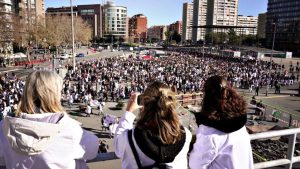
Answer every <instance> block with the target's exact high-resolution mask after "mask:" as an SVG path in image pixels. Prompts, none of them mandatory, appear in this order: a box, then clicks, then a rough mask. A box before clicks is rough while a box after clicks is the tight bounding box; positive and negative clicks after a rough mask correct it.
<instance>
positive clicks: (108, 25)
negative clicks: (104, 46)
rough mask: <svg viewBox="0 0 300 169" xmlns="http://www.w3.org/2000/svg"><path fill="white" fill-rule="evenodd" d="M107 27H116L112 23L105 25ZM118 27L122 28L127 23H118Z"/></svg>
mask: <svg viewBox="0 0 300 169" xmlns="http://www.w3.org/2000/svg"><path fill="white" fill-rule="evenodd" d="M105 26H106V27H113V28H114V27H115V25H110V24H107V25H105ZM117 27H118V28H122V27H126V25H117Z"/></svg>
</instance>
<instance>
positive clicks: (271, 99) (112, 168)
mask: <svg viewBox="0 0 300 169" xmlns="http://www.w3.org/2000/svg"><path fill="white" fill-rule="evenodd" d="M86 50H87V49H83V50H82V52H86ZM123 54H125V53H124V52H118V51H117V52H111V51H103V52H98V53H89V55H88V56H86V57H84V58H76V60H77V61H79V60H80V61H82V60H93V59H97V58H104V57H119V56H122V55H123ZM265 60H269V58H265ZM273 60H274V61H275V62H277V63H280V61H281V59H277V58H276V59H273ZM297 61H300V60H299V59H284V60H283V63H284V64H285V65H286V68H288V66H289V64H290V63H291V62H293V64H295V63H296V62H297ZM67 63H69V64H72V61H71V60H69V61H68V60H65V61H64V62H63V63H62V64H67ZM50 64H51V63H50V62H48V63H43V64H42V65H39V66H35V67H39V68H45V69H48V68H49V67H50V66H49V65H50ZM0 71H1V74H3V73H4V72H7V73H12V72H14V73H15V74H16V75H17V76H18V77H20V78H24V77H26V76H27V75H28V74H29V73H30V72H32V71H34V70H33V69H24V67H7V68H5V69H4V68H1V69H0ZM298 86H299V82H297V83H295V84H294V85H292V86H284V87H282V90H281V94H274V93H275V91H274V89H270V90H269V95H268V96H265V90H266V89H265V88H264V87H263V88H262V89H260V93H259V96H257V97H256V99H257V100H261V101H262V102H263V103H266V104H267V105H270V106H271V107H269V109H270V110H271V109H275V108H278V109H280V110H284V111H285V112H284V113H288V114H293V115H295V117H296V119H297V120H299V122H300V118H299V119H298V116H299V117H300V105H299V103H300V97H297V96H295V95H296V94H297V87H298ZM239 91H240V93H241V94H242V95H244V97H245V98H246V99H248V100H249V99H250V98H251V97H252V96H253V95H254V92H253V93H249V91H248V90H239ZM124 102H126V100H124ZM116 104H117V103H116V102H107V103H106V105H105V106H104V109H103V110H104V114H110V115H114V116H117V117H121V115H122V113H123V111H124V110H115V109H114V107H115V106H116ZM64 105H65V109H66V111H67V112H68V113H69V114H70V115H71V116H72V117H73V118H74V119H76V120H77V121H79V122H80V123H82V127H83V128H84V129H86V130H89V131H91V132H93V133H94V134H95V135H97V136H98V137H99V139H100V140H106V142H107V143H108V146H109V152H114V148H113V138H111V137H110V135H109V131H104V130H102V126H101V117H102V115H96V114H97V113H98V112H97V111H98V110H96V109H93V113H94V114H92V115H91V116H90V117H86V115H85V113H84V112H80V111H79V110H78V109H79V108H78V107H79V105H78V104H74V105H73V106H71V107H69V106H67V105H66V104H64ZM270 110H269V112H268V114H271V112H270ZM180 111H181V112H183V114H182V121H183V122H184V123H185V126H187V127H188V126H189V125H190V124H189V123H193V116H192V115H191V114H190V113H189V112H188V111H185V110H184V109H183V108H180ZM135 114H136V115H138V112H135ZM299 122H298V121H297V123H296V125H298V123H299ZM192 125H194V124H192ZM299 126H300V123H299ZM299 126H298V127H299ZM194 128H195V127H194ZM88 166H89V167H90V169H99V168H101V169H119V168H121V160H119V159H115V160H108V161H101V162H90V163H88Z"/></svg>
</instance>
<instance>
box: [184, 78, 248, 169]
mask: <svg viewBox="0 0 300 169" xmlns="http://www.w3.org/2000/svg"><path fill="white" fill-rule="evenodd" d="M195 116H196V122H197V124H198V126H199V128H198V130H197V133H196V137H197V139H196V143H195V144H194V146H193V150H192V152H191V153H190V157H189V166H190V168H191V169H203V168H207V169H224V168H228V169H240V168H243V169H252V168H253V158H252V150H251V144H250V137H249V134H248V133H247V130H246V127H245V124H246V121H247V114H246V102H245V101H244V99H243V98H242V97H241V96H240V95H239V94H238V93H237V92H236V91H235V90H234V89H233V88H232V87H231V86H230V85H229V84H228V83H227V82H226V81H225V80H224V78H223V77H221V76H212V77H210V78H208V79H207V81H206V82H205V84H204V98H203V103H202V110H201V112H200V113H197V114H195Z"/></svg>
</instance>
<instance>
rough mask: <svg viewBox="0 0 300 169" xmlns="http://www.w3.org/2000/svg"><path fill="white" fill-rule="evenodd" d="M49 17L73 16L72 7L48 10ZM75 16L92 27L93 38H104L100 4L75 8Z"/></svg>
mask: <svg viewBox="0 0 300 169" xmlns="http://www.w3.org/2000/svg"><path fill="white" fill-rule="evenodd" d="M46 14H47V15H68V16H71V7H59V8H47V10H46ZM73 15H74V16H80V17H81V18H82V19H83V20H84V21H86V22H87V23H88V24H89V25H91V28H92V32H93V36H94V37H96V36H98V37H102V36H103V34H102V33H103V30H102V28H103V26H102V23H103V15H102V6H101V5H100V4H91V5H78V6H74V7H73Z"/></svg>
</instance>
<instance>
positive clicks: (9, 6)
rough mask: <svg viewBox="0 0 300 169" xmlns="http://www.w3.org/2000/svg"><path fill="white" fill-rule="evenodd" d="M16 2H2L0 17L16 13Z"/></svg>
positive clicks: (10, 0) (0, 3) (0, 2)
mask: <svg viewBox="0 0 300 169" xmlns="http://www.w3.org/2000/svg"><path fill="white" fill-rule="evenodd" d="M14 5H15V1H14V0H0V14H1V15H0V16H3V15H6V14H11V13H13V12H14Z"/></svg>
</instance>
